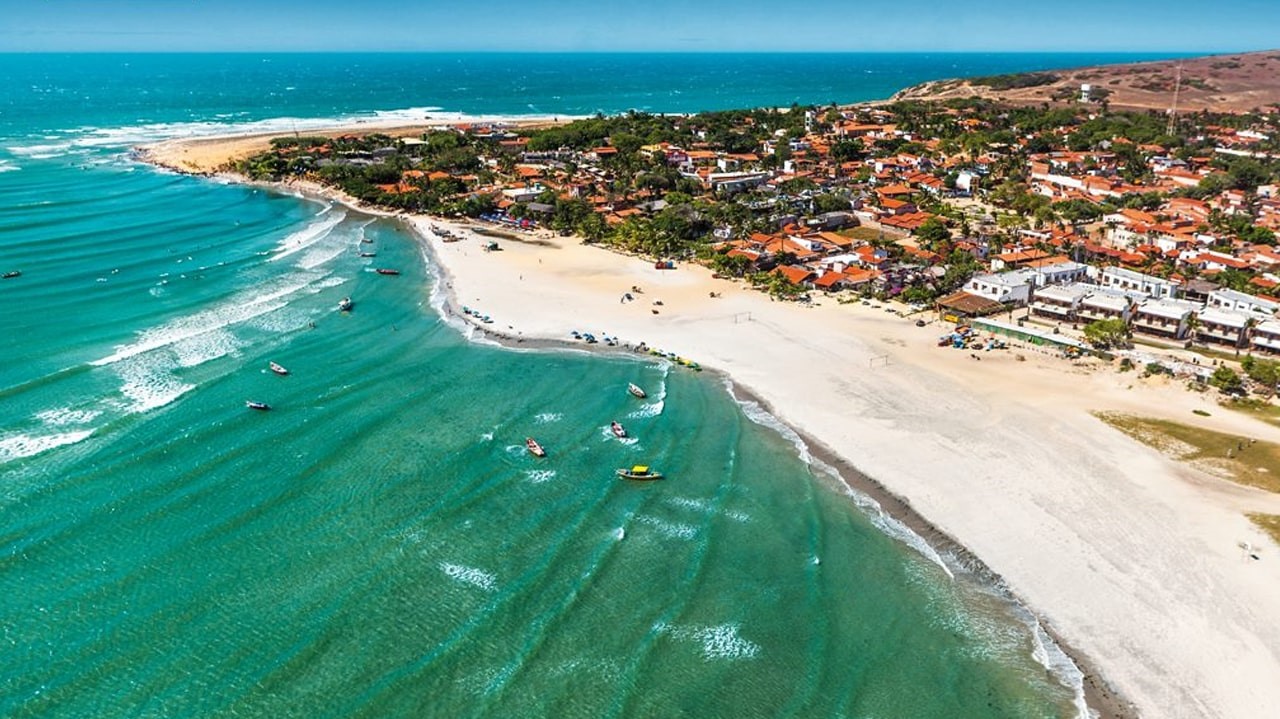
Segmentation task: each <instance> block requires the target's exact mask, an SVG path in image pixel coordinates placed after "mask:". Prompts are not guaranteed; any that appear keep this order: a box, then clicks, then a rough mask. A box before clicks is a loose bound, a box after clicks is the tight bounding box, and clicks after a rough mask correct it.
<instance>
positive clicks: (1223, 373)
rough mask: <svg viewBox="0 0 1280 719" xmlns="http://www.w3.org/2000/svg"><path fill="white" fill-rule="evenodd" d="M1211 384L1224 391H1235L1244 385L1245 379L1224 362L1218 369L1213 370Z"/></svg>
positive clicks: (1210, 378)
mask: <svg viewBox="0 0 1280 719" xmlns="http://www.w3.org/2000/svg"><path fill="white" fill-rule="evenodd" d="M1209 384H1210V386H1213V387H1217V388H1218V389H1219V390H1221V391H1223V392H1235V391H1238V390H1239V389H1240V388H1241V387H1243V386H1244V381H1243V380H1241V379H1240V375H1238V374H1236V371H1235V370H1233V369H1231V368H1230V367H1228V366H1226V365H1225V364H1224V365H1218V369H1216V370H1214V371H1213V375H1212V376H1211V377H1209Z"/></svg>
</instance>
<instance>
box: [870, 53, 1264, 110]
mask: <svg viewBox="0 0 1280 719" xmlns="http://www.w3.org/2000/svg"><path fill="white" fill-rule="evenodd" d="M1179 67H1181V71H1179ZM1179 72H1181V80H1179ZM1085 84H1087V85H1089V86H1090V88H1092V91H1093V101H1092V103H1090V104H1094V105H1099V106H1100V105H1101V104H1102V103H1103V102H1105V103H1106V104H1107V105H1108V106H1110V107H1111V108H1114V109H1129V110H1169V109H1170V108H1171V107H1173V104H1174V95H1175V89H1176V94H1177V109H1178V111H1179V112H1183V111H1185V112H1197V111H1200V110H1207V111H1211V112H1249V111H1252V110H1261V109H1265V108H1268V107H1275V106H1280V50H1263V51H1258V52H1246V53H1236V54H1230V55H1208V56H1204V57H1194V58H1183V59H1180V60H1161V61H1156V62H1135V63H1126V64H1121V65H1097V66H1094V67H1082V68H1074V69H1067V70H1048V71H1044V72H1028V73H1014V74H1011V75H997V76H992V77H985V78H967V79H954V80H936V81H933V82H926V83H923V84H920V85H916V86H914V87H909V88H907V89H905V90H902V91H900V92H898V93H897V94H895V95H894V96H893V99H894V100H949V99H956V98H968V97H975V96H976V97H980V98H984V99H989V100H996V101H999V102H1005V103H1009V104H1014V105H1039V104H1042V103H1048V104H1050V105H1059V106H1065V105H1069V104H1073V103H1079V102H1080V97H1081V85H1085Z"/></svg>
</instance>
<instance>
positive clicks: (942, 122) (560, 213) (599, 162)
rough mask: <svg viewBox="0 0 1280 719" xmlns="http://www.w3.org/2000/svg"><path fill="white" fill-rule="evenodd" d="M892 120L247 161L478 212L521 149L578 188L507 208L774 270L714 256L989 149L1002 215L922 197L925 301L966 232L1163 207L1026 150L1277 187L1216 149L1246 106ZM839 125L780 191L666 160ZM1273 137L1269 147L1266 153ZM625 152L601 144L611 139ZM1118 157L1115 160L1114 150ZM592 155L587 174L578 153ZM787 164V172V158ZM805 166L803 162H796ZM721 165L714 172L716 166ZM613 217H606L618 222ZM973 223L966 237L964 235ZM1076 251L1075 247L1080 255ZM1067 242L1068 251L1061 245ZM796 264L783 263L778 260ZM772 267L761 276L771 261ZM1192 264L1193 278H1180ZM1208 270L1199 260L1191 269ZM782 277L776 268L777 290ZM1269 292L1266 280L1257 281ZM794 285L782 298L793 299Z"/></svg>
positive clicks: (1237, 233) (770, 160)
mask: <svg viewBox="0 0 1280 719" xmlns="http://www.w3.org/2000/svg"><path fill="white" fill-rule="evenodd" d="M1055 79H1056V78H1055V77H1054V76H1053V75H1051V74H1048V73H1022V74H1018V75H1009V76H993V77H989V78H978V79H976V80H974V82H976V83H978V84H985V85H988V86H991V87H1004V88H1007V87H1026V86H1034V85H1036V84H1043V83H1047V82H1052V81H1054V80H1055ZM883 110H884V114H882V115H879V116H878V119H873V117H872V116H867V115H864V116H862V117H861V118H860V119H858V120H857V121H858V122H863V123H867V122H872V123H874V122H885V121H886V118H891V120H889V121H891V122H892V123H893V124H895V125H896V126H897V128H898V129H899V130H900V131H902V132H904V133H909V134H908V135H907V136H905V137H904V136H902V135H901V134H899V135H897V136H892V135H890V136H879V137H877V138H876V139H872V138H870V137H860V138H856V139H855V138H851V137H840V136H839V135H838V134H836V133H834V132H833V129H834V127H835V125H836V124H837V123H841V122H844V121H845V120H846V119H847V118H848V117H850V116H849V115H848V114H847V113H844V112H841V111H840V110H839V109H837V108H835V107H798V106H797V107H791V108H787V109H782V110H779V109H756V110H740V111H727V112H712V113H702V114H699V115H694V116H683V115H655V114H648V113H641V112H629V113H625V114H621V115H617V116H611V117H605V116H596V117H592V118H587V119H583V120H578V121H575V122H571V123H567V124H564V125H559V126H554V127H547V128H540V129H525V130H520V131H519V133H518V134H519V137H515V136H513V135H510V134H508V135H506V136H505V137H499V136H496V135H495V136H488V135H483V134H482V135H473V134H464V133H459V132H455V131H452V130H443V131H435V132H429V133H426V134H424V135H422V136H421V137H420V138H416V139H415V140H411V141H407V142H406V141H400V140H397V139H395V138H391V137H387V136H385V135H377V134H373V135H368V136H364V137H342V138H336V139H331V138H324V137H305V136H303V137H292V138H279V139H277V140H275V141H273V149H272V150H271V151H270V152H265V153H262V154H260V155H257V156H255V157H251V158H249V159H247V160H245V161H243V162H242V163H240V164H239V165H238V167H237V169H238V170H240V171H241V172H242V173H244V174H246V175H248V176H250V177H252V178H255V179H267V180H280V179H285V178H290V177H306V178H308V179H312V180H315V181H317V182H321V183H324V184H327V185H331V186H335V187H337V188H339V189H341V190H343V191H345V192H346V193H348V194H350V195H351V196H353V197H355V198H356V199H358V200H361V201H363V202H368V203H371V204H375V205H379V206H382V207H387V208H392V209H403V210H408V211H415V212H428V213H435V214H441V215H447V216H468V217H476V216H480V215H482V214H485V213H488V212H490V211H492V210H494V209H495V207H496V206H497V202H498V201H499V200H501V199H502V197H501V195H500V194H498V193H497V192H496V190H495V189H494V188H495V187H498V186H501V185H502V184H503V183H510V181H512V180H513V179H520V178H519V176H518V174H517V173H516V172H515V170H516V164H517V162H518V161H519V159H520V157H521V153H522V152H524V153H530V154H531V157H530V159H529V161H530V162H534V163H538V164H540V165H542V166H546V167H549V168H550V170H549V172H550V173H552V174H553V175H555V176H556V177H557V178H558V179H559V180H561V181H564V180H567V179H568V178H575V180H574V191H573V192H572V193H570V192H565V191H561V190H553V189H547V190H545V191H543V192H541V193H540V194H539V195H538V196H537V197H535V198H533V199H532V200H528V198H521V199H522V200H525V201H521V202H517V203H515V204H514V205H510V206H507V205H508V204H509V203H505V202H504V203H503V206H504V207H505V208H506V211H507V213H508V214H509V215H511V216H513V217H516V218H531V219H535V220H537V222H538V223H539V224H540V225H541V226H544V227H548V228H550V229H552V230H555V231H558V232H561V233H564V234H577V235H579V236H581V237H582V238H584V240H585V241H587V242H598V243H602V244H606V245H609V246H612V247H614V248H616V249H618V250H621V251H625V252H631V253H636V254H641V255H645V256H650V257H671V258H700V259H701V260H702V261H704V262H706V263H708V264H710V265H711V266H712V267H714V268H715V269H716V270H717V271H720V272H723V273H724V274H730V275H734V276H743V277H748V276H752V275H751V273H752V272H753V271H758V270H760V269H762V268H761V267H755V266H750V263H746V262H744V261H743V260H742V258H727V257H724V256H722V255H717V254H716V253H715V252H714V251H713V250H712V249H711V247H712V245H714V244H715V243H716V242H717V241H718V238H723V237H738V238H741V237H745V236H748V235H749V234H751V233H754V232H762V233H773V232H776V231H777V230H778V229H779V227H781V226H782V225H783V224H785V223H787V222H796V221H803V219H804V218H809V217H814V216H816V215H819V214H821V213H827V212H835V211H847V210H849V209H850V207H851V205H852V203H853V202H855V201H858V200H862V201H864V202H865V201H867V200H870V201H871V202H873V203H874V202H875V201H876V200H875V197H874V194H873V191H874V189H875V188H874V186H872V185H870V184H868V180H869V179H870V177H871V174H872V168H871V166H870V164H869V163H868V164H867V165H864V166H862V167H860V168H857V169H855V170H853V171H852V172H846V171H845V170H844V168H843V167H840V166H839V165H840V164H841V163H848V162H854V161H868V160H870V159H872V158H880V157H892V156H894V155H896V154H899V153H905V154H910V155H916V156H925V157H933V158H935V160H937V159H939V158H943V157H949V158H953V159H954V158H969V159H974V158H979V157H981V158H983V162H984V166H983V168H982V170H981V172H982V173H983V174H984V177H983V180H982V183H983V188H984V189H983V197H984V199H985V200H986V201H987V202H988V203H990V205H991V206H994V208H995V211H994V213H992V216H990V217H987V218H985V219H983V220H982V225H981V226H977V224H976V223H975V218H973V217H971V216H969V215H967V214H965V213H963V212H961V211H959V210H958V209H957V208H956V207H955V206H953V205H951V204H949V203H947V202H946V201H944V200H943V199H942V198H940V197H938V196H935V195H931V194H929V193H924V192H917V193H916V194H915V195H914V196H912V197H910V198H909V199H910V200H911V202H912V203H914V204H915V205H916V206H917V207H918V208H919V209H921V210H923V211H926V212H929V213H932V214H933V215H935V217H934V218H932V219H929V220H927V221H926V222H924V224H923V225H922V226H920V227H919V228H918V229H917V230H916V231H915V232H914V234H915V235H916V238H917V241H918V244H919V246H920V247H922V248H924V249H926V250H931V251H933V252H935V253H937V254H938V255H940V256H941V257H942V258H943V260H944V264H945V268H944V271H943V272H942V273H938V274H936V275H933V276H930V277H925V276H924V275H920V274H917V275H910V274H907V275H903V276H901V277H899V278H898V279H897V280H895V281H896V282H899V283H900V284H898V285H896V286H895V288H894V291H895V292H897V291H900V292H902V293H903V295H904V296H905V297H908V298H910V299H914V300H920V301H925V300H928V299H930V298H932V297H935V296H937V295H938V294H940V293H943V292H947V291H951V290H953V289H955V288H958V287H959V286H961V285H962V284H963V282H964V281H965V280H966V279H967V278H968V277H969V276H970V275H971V274H972V273H973V272H974V271H976V270H978V269H979V268H980V267H981V264H980V263H979V262H978V261H977V260H976V259H975V257H974V255H973V254H972V253H970V252H967V251H962V252H961V251H956V246H955V238H956V237H957V236H958V237H961V238H973V237H975V236H978V237H980V238H981V242H982V243H983V244H984V245H985V248H986V250H987V251H999V250H1000V249H1001V248H1002V247H1003V246H1005V244H1006V243H1009V242H1014V241H1020V240H1022V239H1024V236H1023V235H1021V234H1020V231H1021V230H1023V229H1028V228H1035V229H1043V228H1051V227H1065V226H1070V225H1084V224H1086V223H1098V222H1100V221H1101V220H1102V219H1103V217H1104V216H1105V215H1108V214H1110V213H1113V212H1116V211H1118V210H1119V209H1122V208H1133V209H1142V210H1144V211H1149V212H1158V211H1159V208H1160V207H1162V206H1163V203H1164V201H1165V200H1166V198H1167V193H1166V194H1160V193H1157V192H1133V193H1131V194H1128V195H1125V196H1123V197H1119V198H1108V199H1106V200H1105V201H1091V200H1084V199H1070V200H1065V201H1053V200H1051V199H1050V198H1048V197H1046V196H1044V195H1041V194H1038V193H1036V192H1033V191H1032V190H1031V187H1030V184H1029V178H1028V174H1027V173H1028V158H1029V157H1030V156H1031V155H1034V154H1037V153H1050V152H1058V151H1067V150H1070V151H1075V152H1088V153H1094V154H1095V155H1091V156H1088V157H1087V158H1086V160H1085V161H1084V162H1085V166H1084V168H1083V170H1084V171H1085V172H1089V171H1092V170H1093V169H1095V167H1096V165H1095V159H1094V157H1095V156H1096V157H1105V158H1114V161H1115V163H1116V165H1117V168H1118V172H1119V175H1120V176H1121V177H1122V178H1123V179H1124V180H1125V181H1127V182H1129V183H1131V184H1135V185H1138V186H1141V185H1144V184H1149V183H1152V182H1153V181H1154V179H1155V178H1154V176H1153V174H1152V171H1151V169H1150V166H1149V164H1148V162H1147V160H1148V157H1149V156H1150V155H1151V154H1152V149H1151V148H1153V147H1155V148H1156V150H1157V151H1159V152H1164V153H1168V154H1171V155H1172V156H1173V157H1175V158H1178V159H1183V160H1186V159H1190V158H1193V157H1211V158H1212V163H1213V165H1212V166H1213V168H1214V169H1216V170H1217V172H1215V173H1213V174H1211V175H1209V176H1207V177H1206V178H1205V179H1204V180H1203V181H1202V182H1201V183H1200V185H1199V186H1197V187H1189V188H1185V189H1183V190H1179V191H1177V192H1176V193H1175V194H1178V195H1183V196H1187V197H1193V198H1204V197H1209V196H1212V195H1216V194H1218V193H1220V192H1222V191H1223V190H1226V189H1231V188H1235V189H1240V190H1245V191H1252V190H1254V189H1256V188H1257V187H1258V186H1260V185H1263V184H1267V183H1272V182H1276V181H1277V180H1278V179H1280V161H1276V160H1269V159H1259V158H1257V157H1237V156H1229V155H1220V154H1215V153H1214V152H1213V147H1214V140H1213V138H1212V137H1208V136H1206V135H1205V133H1204V132H1203V128H1204V127H1207V126H1214V125H1217V126H1220V127H1223V128H1232V127H1241V128H1243V127H1253V126H1254V124H1255V123H1258V122H1259V121H1260V120H1261V118H1260V117H1259V116H1248V115H1243V116H1242V115H1215V114H1209V113H1200V114H1197V115H1189V116H1186V117H1184V118H1182V119H1181V120H1180V121H1179V122H1178V124H1177V125H1176V126H1175V127H1174V129H1173V132H1172V133H1170V131H1169V123H1168V118H1167V117H1166V116H1165V115H1163V114H1162V113H1155V112H1111V111H1109V110H1108V109H1107V108H1106V107H1105V106H1104V107H1102V108H1098V107H1092V108H1088V109H1087V111H1086V110H1084V109H1081V108H1077V107H1049V106H1047V105H1046V106H1041V107H1016V108H1015V107H1008V106H1001V105H998V104H996V103H994V102H991V101H987V100H982V99H980V98H967V99H962V100H950V101H946V102H944V103H928V102H917V101H906V102H898V103H894V104H892V105H888V106H886V107H885V108H883ZM810 132H812V133H813V134H814V135H825V136H826V137H827V138H828V141H829V145H828V146H827V148H826V151H825V153H824V155H823V158H824V161H826V162H830V163H832V164H831V165H830V166H829V167H830V168H831V169H830V174H829V175H817V174H809V173H805V174H799V175H795V176H791V177H787V178H782V179H780V180H779V181H778V182H777V183H776V185H773V186H770V187H756V188H749V189H745V190H741V191H736V192H734V193H733V194H731V195H730V194H725V193H716V192H712V191H709V190H707V189H706V186H705V185H704V184H703V182H702V181H700V179H699V178H697V177H694V176H692V175H689V174H682V172H681V171H679V170H678V169H677V168H676V167H674V166H673V164H672V163H670V162H668V161H667V157H666V156H665V153H664V152H663V151H662V149H661V147H660V146H661V145H662V144H663V143H669V144H670V145H675V146H678V147H681V148H685V149H690V150H700V151H704V152H705V151H710V152H711V153H715V154H717V155H720V156H724V155H734V156H736V157H737V158H742V159H741V160H740V161H741V162H742V163H744V165H745V166H748V167H751V168H752V169H758V170H772V169H780V168H781V167H782V166H783V165H784V163H787V162H788V161H791V160H793V159H796V158H803V161H805V162H808V163H810V167H812V163H813V157H814V155H813V154H812V153H805V152H802V150H804V149H806V146H805V145H803V144H796V145H793V144H792V143H793V141H799V140H800V139H802V138H806V135H807V134H808V133H810ZM1275 144H1276V140H1274V139H1268V140H1265V141H1263V142H1262V143H1261V145H1259V147H1260V148H1262V149H1266V148H1269V147H1272V146H1274V145H1275ZM606 146H607V147H609V148H611V150H610V151H608V152H604V151H601V152H600V153H599V155H598V157H597V155H596V154H595V150H596V148H602V147H606ZM1108 161H1109V160H1108ZM585 162H589V163H590V166H589V167H590V172H589V173H583V172H581V171H580V170H582V169H583V168H581V167H579V163H585ZM788 166H789V165H788ZM789 167H790V166H789ZM713 169H714V168H713ZM923 169H924V170H925V171H927V172H928V173H930V174H932V175H933V176H934V177H936V178H937V179H938V180H940V181H941V184H942V186H943V187H945V188H948V189H951V188H954V187H955V186H956V182H957V177H958V168H957V167H956V166H955V165H950V166H946V165H942V164H941V163H937V164H934V165H925V166H924V168H923ZM615 205H617V206H620V207H623V208H638V209H628V211H627V213H626V215H625V216H623V215H614V214H611V213H602V212H601V210H602V208H612V207H614V206H615ZM605 214H609V219H608V220H607V221H606V219H605ZM1203 229H1204V230H1206V231H1210V230H1212V231H1217V232H1219V233H1221V234H1222V235H1223V236H1224V237H1230V238H1239V239H1242V240H1245V241H1249V242H1255V243H1265V244H1274V243H1275V241H1276V238H1275V235H1274V233H1273V232H1271V231H1270V230H1267V229H1265V228H1262V227H1258V226H1257V225H1255V224H1254V223H1253V222H1252V219H1251V218H1250V217H1249V216H1248V215H1247V214H1227V213H1222V212H1218V211H1215V212H1214V213H1213V214H1212V215H1211V216H1210V217H1209V219H1208V221H1207V222H1206V223H1205V226H1204V228H1203ZM876 232H877V236H876V239H874V240H872V242H873V243H875V244H878V245H879V246H881V247H883V248H884V249H886V250H887V251H888V253H889V256H890V258H892V259H895V260H902V261H905V262H906V263H908V264H910V263H911V262H912V261H913V260H912V258H909V257H906V256H905V255H904V250H903V248H902V247H901V246H899V245H897V244H896V243H894V242H893V241H892V238H888V239H886V238H884V237H883V232H882V231H876ZM957 232H958V235H957ZM1068 249H1069V248H1068ZM1055 251H1059V250H1055ZM793 260H794V258H791V257H788V256H785V255H784V256H781V257H777V258H773V260H772V261H773V262H778V263H787V262H790V261H793ZM1154 265H1155V266H1151V267H1147V268H1145V269H1146V270H1147V271H1150V272H1152V273H1155V274H1166V275H1167V274H1168V273H1169V272H1171V271H1172V266H1171V265H1167V264H1160V263H1154ZM767 267H768V264H766V265H765V267H764V269H767ZM1180 271H1181V270H1180ZM1186 271H1187V272H1194V268H1191V269H1188V270H1186ZM776 277H778V275H776V274H770V275H769V276H768V278H766V277H764V276H763V275H761V276H760V277H757V278H756V281H757V282H758V283H760V284H762V286H763V285H766V284H767V285H771V284H772V283H775V282H777V281H778V280H776V279H771V278H776ZM1251 279H1252V275H1251V274H1250V273H1245V272H1238V271H1234V270H1228V271H1224V272H1222V273H1221V274H1220V281H1221V282H1222V284H1224V285H1225V286H1230V287H1233V288H1237V289H1242V290H1249V289H1251V286H1250V284H1249V283H1250V280H1251ZM1255 291H1256V290H1255ZM779 293H781V292H780V291H779Z"/></svg>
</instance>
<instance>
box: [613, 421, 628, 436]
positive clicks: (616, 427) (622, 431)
mask: <svg viewBox="0 0 1280 719" xmlns="http://www.w3.org/2000/svg"><path fill="white" fill-rule="evenodd" d="M609 429H610V431H612V432H613V435H614V436H615V437H617V438H618V439H624V438H625V437H626V436H627V428H626V427H623V426H622V425H621V424H619V423H617V422H610V423H609Z"/></svg>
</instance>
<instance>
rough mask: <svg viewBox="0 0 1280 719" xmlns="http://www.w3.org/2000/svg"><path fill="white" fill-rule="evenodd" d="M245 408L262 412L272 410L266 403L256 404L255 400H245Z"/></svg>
mask: <svg viewBox="0 0 1280 719" xmlns="http://www.w3.org/2000/svg"><path fill="white" fill-rule="evenodd" d="M244 406H246V407H248V408H249V409H256V410H261V411H263V412H265V411H267V410H269V409H271V405H269V404H267V403H266V402H254V401H253V400H245V403H244Z"/></svg>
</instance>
